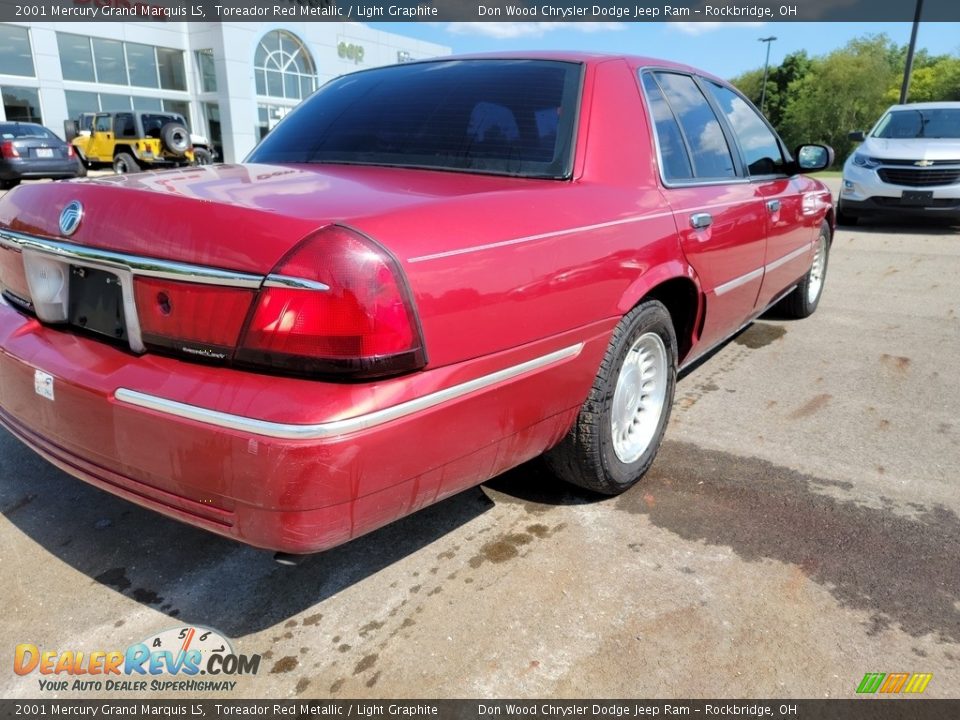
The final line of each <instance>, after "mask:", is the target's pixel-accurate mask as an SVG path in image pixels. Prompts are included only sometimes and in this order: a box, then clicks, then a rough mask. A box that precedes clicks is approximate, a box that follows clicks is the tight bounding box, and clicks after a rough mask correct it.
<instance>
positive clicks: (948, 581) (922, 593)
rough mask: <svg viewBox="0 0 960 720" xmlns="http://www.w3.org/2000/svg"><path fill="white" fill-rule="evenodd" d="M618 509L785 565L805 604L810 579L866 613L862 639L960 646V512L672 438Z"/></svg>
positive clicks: (792, 588) (794, 593) (796, 596)
mask: <svg viewBox="0 0 960 720" xmlns="http://www.w3.org/2000/svg"><path fill="white" fill-rule="evenodd" d="M895 481H896V479H895V478H891V484H892V483H894V482H895ZM638 491H639V492H638ZM616 506H617V509H618V510H622V511H625V512H629V513H633V514H636V515H642V516H645V517H646V518H647V519H648V520H649V522H651V523H652V524H653V525H654V526H656V527H659V528H662V529H664V530H667V531H669V532H671V533H674V534H676V535H678V536H679V537H681V538H683V539H684V540H686V541H690V542H697V543H703V544H704V545H707V546H711V545H712V546H722V547H728V548H730V549H732V550H733V552H734V553H736V555H737V556H738V557H739V558H740V559H741V560H743V561H745V562H750V563H754V562H769V561H775V562H778V563H783V564H784V565H786V566H787V567H788V568H790V572H789V573H788V574H786V576H785V582H784V586H783V588H782V591H783V593H784V594H785V595H786V596H790V599H791V600H792V601H794V602H797V603H803V602H805V601H810V595H809V592H808V591H807V590H805V589H804V584H805V582H806V581H808V580H809V581H811V582H814V583H816V584H817V585H819V586H820V587H822V588H823V589H825V590H826V591H827V592H829V593H830V594H831V595H832V596H833V597H834V598H835V599H836V601H837V602H838V603H839V604H840V605H841V606H842V607H846V608H849V609H854V610H858V611H862V612H863V613H865V615H866V618H867V619H866V620H865V621H864V623H863V626H864V630H865V633H866V634H867V635H869V636H879V635H882V634H883V633H884V632H885V631H886V630H887V629H888V628H897V627H898V628H899V629H900V630H901V631H902V632H905V633H907V634H909V635H911V636H913V637H921V636H925V635H932V636H933V637H934V639H935V641H936V642H941V643H960V565H958V563H957V558H958V557H960V517H958V516H957V515H956V514H955V513H954V512H953V511H952V510H951V509H949V508H946V507H944V506H942V505H933V506H926V505H923V504H920V503H916V502H902V501H901V502H899V503H898V502H895V501H894V500H892V499H890V498H888V497H886V496H884V495H882V494H881V495H879V496H872V497H863V496H861V495H858V493H857V490H856V488H855V486H854V485H853V484H852V483H846V482H838V481H835V480H828V479H824V478H818V477H815V476H812V475H808V474H805V473H802V472H798V471H796V470H793V469H791V468H787V467H783V466H779V465H775V464H773V463H771V462H768V461H766V460H763V459H760V458H755V457H741V456H737V455H734V454H731V453H726V452H721V451H715V450H706V449H703V448H701V447H699V446H697V445H695V444H691V443H685V442H676V441H668V442H666V443H664V445H663V448H662V449H661V451H660V454H659V455H658V457H657V460H656V461H655V462H654V465H653V467H652V468H651V471H650V473H649V474H648V475H647V477H646V478H644V482H643V485H642V488H641V487H637V488H635V489H634V490H633V491H631V492H628V493H626V494H624V495H622V496H620V498H618V499H617V501H616Z"/></svg>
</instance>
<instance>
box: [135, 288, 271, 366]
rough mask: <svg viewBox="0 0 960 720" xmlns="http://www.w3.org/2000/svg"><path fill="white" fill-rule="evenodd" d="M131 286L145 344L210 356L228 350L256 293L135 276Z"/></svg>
mask: <svg viewBox="0 0 960 720" xmlns="http://www.w3.org/2000/svg"><path fill="white" fill-rule="evenodd" d="M133 287H134V295H135V297H136V302H137V315H138V317H139V319H140V332H141V333H142V334H143V342H144V344H146V345H148V346H154V347H161V348H170V349H174V350H178V351H180V352H183V353H186V354H188V355H192V356H194V357H199V358H206V359H209V360H228V359H229V358H230V357H232V356H233V351H234V349H235V348H236V346H237V340H238V339H239V337H240V330H241V329H242V328H243V322H244V320H245V319H246V317H247V312H248V311H249V309H250V303H251V302H252V301H253V297H254V294H255V293H254V291H253V290H245V289H243V288H232V287H220V286H217V285H199V284H194V283H188V282H175V281H172V280H158V279H155V278H137V279H136V280H135V281H134V285H133Z"/></svg>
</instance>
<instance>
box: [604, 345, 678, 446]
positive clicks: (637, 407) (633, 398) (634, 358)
mask: <svg viewBox="0 0 960 720" xmlns="http://www.w3.org/2000/svg"><path fill="white" fill-rule="evenodd" d="M669 367H670V365H669V362H668V361H667V347H666V345H664V343H663V340H662V339H661V338H660V336H659V335H657V334H656V333H652V332H648V333H646V334H644V335H641V336H640V337H639V338H637V340H636V342H635V343H633V345H632V346H631V347H630V350H628V351H627V355H626V357H625V358H624V360H623V365H622V366H621V367H620V374H619V375H618V376H617V387H616V389H615V390H614V392H613V404H612V406H611V408H610V425H611V428H610V429H611V431H612V435H613V451H614V452H615V453H616V455H617V458H618V459H619V460H620V462H622V463H626V464H630V463H634V462H636V461H637V460H639V459H640V457H641V456H642V455H643V454H644V452H646V450H647V448H649V447H650V443H651V442H653V439H654V437H656V434H657V429H658V427H659V426H660V418H661V417H662V416H663V409H664V404H665V402H666V397H667V383H668V381H669V372H670V370H669Z"/></svg>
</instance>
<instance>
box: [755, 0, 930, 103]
mask: <svg viewBox="0 0 960 720" xmlns="http://www.w3.org/2000/svg"><path fill="white" fill-rule="evenodd" d="M920 1H921V2H922V1H923V0H920ZM758 39H759V40H760V42H763V43H766V44H767V59H766V60H765V61H764V63H763V89H761V90H760V112H761V113H763V105H764V103H765V102H766V101H767V72H768V71H769V70H770V43H772V42H773V41H774V40H776V39H777V38H776V37H775V36H773V35H771V36H770V37H765V38H758Z"/></svg>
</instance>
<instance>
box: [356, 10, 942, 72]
mask: <svg viewBox="0 0 960 720" xmlns="http://www.w3.org/2000/svg"><path fill="white" fill-rule="evenodd" d="M368 24H369V25H370V27H373V28H375V29H378V30H385V31H389V32H398V33H401V34H403V35H408V36H412V37H415V38H418V39H420V40H428V41H430V42H436V43H440V44H442V45H447V46H449V47H452V48H453V51H454V52H455V53H471V52H489V51H496V50H600V51H604V52H625V53H631V54H635V55H647V56H650V57H656V58H662V59H665V60H675V61H677V62H682V63H686V64H688V65H693V66H694V67H698V68H701V69H703V70H706V71H707V72H711V73H713V74H715V75H719V76H720V77H726V78H731V77H734V76H735V75H739V74H740V73H742V72H745V71H747V70H752V69H754V68H762V67H763V62H764V54H765V52H766V47H765V44H764V43H761V42H759V40H758V38H761V37H769V36H771V35H773V36H776V38H777V39H776V40H775V41H774V42H773V43H772V44H771V47H770V64H771V65H777V64H779V63H780V61H782V60H783V58H784V57H785V56H786V55H788V54H790V53H792V52H796V51H797V50H806V51H807V54H808V55H811V56H816V55H823V54H826V53H828V52H830V51H831V50H834V49H836V48H839V47H841V46H843V45H845V44H846V43H847V41H848V40H850V39H852V38H855V37H860V36H863V35H875V34H880V33H886V34H887V35H889V36H890V38H892V39H893V40H894V41H896V42H897V43H899V44H901V45H906V44H907V43H908V42H909V41H910V30H911V25H912V24H911V23H909V22H903V23H866V22H859V23H839V22H823V23H801V22H788V23H776V22H771V23H737V22H725V23H709V22H691V23H680V22H678V23H667V22H637V23H629V22H628V23H616V22H611V23H590V22H568V23H562V22H558V23H539V22H518V23H498V22H477V23H428V22H409V23H403V24H398V23H377V22H374V23H368ZM917 47H918V48H926V49H927V50H928V51H930V53H931V54H934V55H943V54H953V55H960V28H958V25H957V23H921V24H920V29H919V32H918V34H917Z"/></svg>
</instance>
